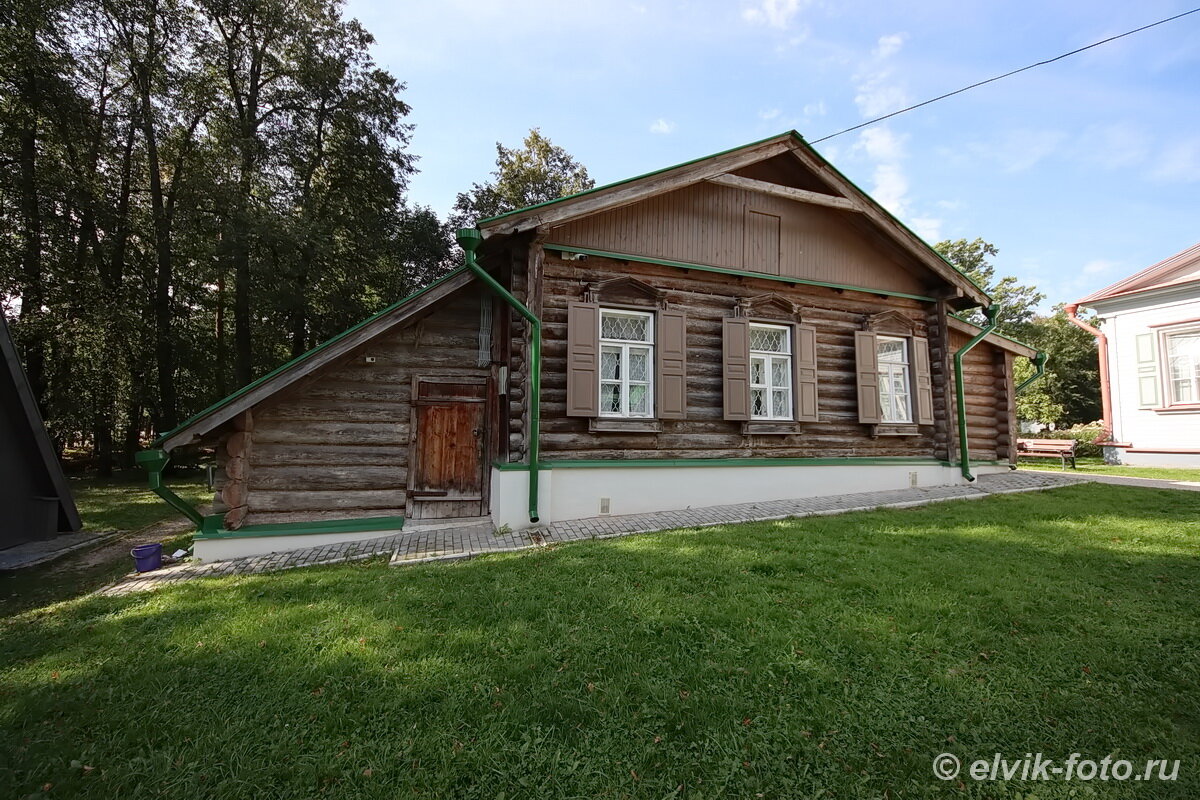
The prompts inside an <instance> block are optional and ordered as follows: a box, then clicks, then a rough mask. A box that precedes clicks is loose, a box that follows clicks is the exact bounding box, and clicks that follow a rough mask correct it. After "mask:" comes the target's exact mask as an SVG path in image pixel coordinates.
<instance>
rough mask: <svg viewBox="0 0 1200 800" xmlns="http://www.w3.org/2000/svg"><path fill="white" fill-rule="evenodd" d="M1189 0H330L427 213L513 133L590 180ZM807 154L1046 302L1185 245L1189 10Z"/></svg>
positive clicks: (915, 86) (1195, 233)
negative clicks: (543, 142)
mask: <svg viewBox="0 0 1200 800" xmlns="http://www.w3.org/2000/svg"><path fill="white" fill-rule="evenodd" d="M1193 3H1194V0H1186V2H1182V3H1180V2H1158V1H1157V0H1143V2H1139V3H1113V2H1108V3H1096V2H1078V1H1073V2H1038V3H1034V2H1023V1H1017V2H990V3H978V2H961V1H959V2H948V1H943V0H935V1H933V2H922V3H881V2H878V0H876V2H856V1H855V0H842V1H839V2H820V1H819V0H807V1H806V0H728V2H704V3H678V2H654V0H633V2H628V1H627V0H607V1H599V2H593V0H504V2H500V1H498V0H497V1H496V2H485V1H484V0H433V1H432V2H426V3H419V4H418V3H408V2H406V3H396V2H388V0H350V2H349V3H348V7H347V8H348V13H349V14H350V15H352V16H355V17H357V18H358V19H360V20H361V21H362V22H363V23H364V24H365V25H366V27H367V28H368V30H370V31H371V32H372V33H373V34H374V35H375V37H376V40H377V44H376V47H375V55H376V58H377V59H378V60H379V61H380V62H381V63H382V64H383V65H384V66H386V67H387V68H388V69H389V70H390V71H391V72H392V73H393V74H394V75H396V76H397V78H399V79H400V80H402V81H404V82H405V83H407V85H408V89H407V90H406V92H405V99H406V101H407V102H408V103H409V104H410V105H411V106H412V109H413V110H412V114H411V116H410V121H411V122H412V123H414V124H415V125H416V132H415V135H414V137H413V142H412V151H413V152H414V153H415V154H417V155H418V156H419V157H420V161H419V163H418V167H419V169H420V173H419V174H418V175H417V176H415V177H414V178H413V180H412V183H411V186H410V196H411V198H412V199H413V200H414V201H416V202H418V203H422V204H425V205H430V206H432V207H433V208H434V209H436V210H437V211H438V212H439V213H442V214H444V213H445V212H446V211H447V210H448V209H449V207H450V206H451V205H452V203H453V202H454V196H455V194H456V193H457V192H459V191H463V190H465V189H466V188H468V187H469V186H470V185H471V183H472V182H475V181H480V180H483V179H485V178H486V176H487V175H488V173H489V172H490V171H491V169H492V167H493V165H494V161H495V143H496V142H497V141H499V142H503V143H504V144H506V145H508V146H513V145H517V144H519V143H520V140H521V138H522V137H523V135H524V134H525V132H526V131H527V130H528V129H529V128H530V127H534V126H536V127H540V128H541V129H542V132H543V133H545V134H546V135H547V136H549V137H550V139H551V140H553V141H554V142H555V143H556V144H558V145H561V146H562V147H564V148H566V149H567V150H568V151H569V152H571V153H572V154H573V155H574V156H575V157H576V158H577V159H579V160H580V161H581V162H582V163H584V164H585V165H586V166H587V167H588V170H589V171H590V173H591V175H592V177H594V178H595V179H596V180H597V182H598V183H608V182H611V181H614V180H620V179H622V178H626V177H630V176H633V175H637V174H640V173H643V172H648V171H651V170H654V169H658V168H661V167H664V166H669V165H671V164H675V163H678V162H680V161H685V160H688V159H691V158H695V157H698V156H702V155H706V154H708V153H712V152H716V151H719V150H724V149H727V148H729V147H733V146H736V145H739V144H744V143H746V142H750V141H753V140H756V139H760V138H763V137H765V136H769V135H772V134H774V133H779V132H782V131H785V130H788V129H790V128H795V129H796V130H798V131H799V132H800V133H801V134H803V135H804V136H805V137H806V138H808V139H809V140H810V141H811V140H815V139H818V138H820V137H822V136H825V135H826V134H829V133H832V132H834V131H837V130H841V129H843V128H847V127H849V126H851V125H854V124H857V123H859V122H862V121H864V120H865V119H868V118H870V117H873V116H877V115H879V114H882V113H887V112H889V111H893V110H896V109H898V108H900V107H903V106H905V105H908V104H910V103H913V102H917V101H921V100H925V99H928V98H930V97H933V96H935V95H938V94H942V93H943V92H946V91H949V90H953V89H957V88H959V87H960V86H963V85H966V84H969V83H972V82H975V81H978V80H982V79H985V78H988V77H991V76H993V75H995V74H999V73H1002V72H1006V71H1008V70H1010V69H1014V68H1016V67H1020V66H1024V65H1025V64H1027V63H1031V62H1034V61H1039V60H1042V59H1044V58H1050V57H1053V56H1056V55H1058V54H1060V53H1062V52H1065V51H1067V50H1071V49H1074V48H1076V47H1080V46H1083V45H1085V44H1089V43H1091V42H1093V41H1096V40H1099V39H1103V38H1105V37H1107V36H1111V35H1114V34H1117V33H1121V32H1123V31H1125V30H1128V29H1131V28H1136V27H1139V26H1140V25H1144V24H1146V23H1148V22H1153V21H1155V20H1157V19H1160V18H1163V17H1167V16H1171V15H1173V14H1177V13H1179V12H1181V11H1186V10H1188V9H1189V8H1190V7H1192V5H1193ZM818 150H820V152H821V153H822V154H823V155H824V156H825V157H826V158H828V159H829V160H830V161H832V162H833V163H834V164H835V165H836V166H837V167H838V168H839V169H840V170H842V171H843V172H845V173H846V174H847V175H848V176H849V177H850V178H851V179H852V180H854V181H855V182H856V183H857V184H858V185H859V186H861V187H863V188H864V189H865V190H866V191H868V192H869V193H871V194H872V195H873V196H874V197H875V199H876V200H878V201H880V202H881V203H883V204H884V205H885V206H886V207H887V208H888V209H889V210H890V211H892V212H893V213H894V214H896V215H897V216H898V217H900V218H901V219H902V220H903V221H904V222H905V223H907V224H908V225H909V226H910V227H912V228H913V229H915V230H916V231H917V232H918V233H919V234H921V235H922V236H924V237H925V238H926V239H927V240H928V241H930V242H934V241H937V240H939V239H943V238H954V239H957V238H960V237H966V238H975V237H976V236H982V237H983V238H985V239H987V240H989V241H991V242H992V243H994V244H995V245H996V246H997V247H998V248H999V249H1000V256H999V258H998V259H997V264H998V272H999V273H1000V274H1013V275H1016V276H1018V277H1019V278H1020V279H1021V280H1023V281H1026V282H1031V283H1035V284H1037V285H1038V286H1039V287H1040V288H1041V289H1042V291H1044V292H1045V293H1046V294H1047V295H1049V300H1048V301H1047V302H1048V304H1052V303H1056V302H1063V301H1069V300H1074V299H1077V298H1079V297H1081V296H1083V295H1084V294H1086V293H1088V292H1090V291H1092V290H1094V289H1097V288H1100V287H1102V286H1105V285H1107V284H1109V283H1112V282H1113V281H1115V280H1117V279H1119V278H1122V277H1124V276H1126V275H1128V274H1130V273H1132V272H1135V271H1137V270H1139V269H1142V268H1143V267H1146V266H1148V265H1150V264H1151V263H1153V262H1155V261H1158V260H1161V259H1163V258H1166V257H1167V256H1170V255H1172V254H1174V253H1176V252H1178V251H1180V250H1182V249H1184V248H1185V247H1188V246H1190V245H1192V244H1195V243H1196V242H1197V241H1200V14H1195V15H1193V16H1190V17H1185V18H1183V19H1181V20H1178V21H1176V22H1173V23H1170V24H1168V25H1164V26H1160V27H1158V28H1153V29H1151V30H1149V31H1145V32H1142V33H1139V34H1136V35H1134V36H1132V37H1128V38H1126V39H1122V40H1120V41H1117V42H1114V43H1111V44H1108V45H1104V46H1103V47H1100V48H1096V49H1094V50H1090V51H1088V52H1086V53H1083V54H1080V55H1078V56H1073V57H1071V58H1070V59H1066V60H1063V61H1060V62H1057V63H1055V64H1051V65H1048V66H1045V67H1040V68H1038V69H1036V70H1031V71H1029V72H1026V73H1022V74H1021V75H1017V76H1014V77H1012V78H1008V79H1006V80H1005V81H1002V82H999V83H996V84H991V85H989V86H986V87H982V88H980V89H976V90H973V91H971V92H969V93H966V94H964V95H960V96H957V97H954V98H951V99H948V100H945V101H942V102H940V103H937V104H934V105H932V106H928V107H926V108H923V109H919V110H917V111H913V112H910V113H908V114H905V115H902V116H900V117H898V118H894V119H892V120H889V121H888V122H886V123H882V124H879V125H875V126H872V127H870V128H866V129H864V130H863V131H858V132H855V133H852V134H846V135H844V136H840V137H838V138H835V139H832V140H830V141H828V142H825V143H823V144H821V145H818Z"/></svg>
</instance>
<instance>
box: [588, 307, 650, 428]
mask: <svg viewBox="0 0 1200 800" xmlns="http://www.w3.org/2000/svg"><path fill="white" fill-rule="evenodd" d="M605 314H613V315H625V316H637V317H645V318H646V319H647V321H648V323H647V333H648V341H645V342H637V341H631V340H626V339H606V338H604V316H605ZM596 321H597V325H599V329H598V330H597V339H596V340H597V342H598V343H599V351H598V353H597V356H598V358H599V361H598V363H597V368H598V370H599V380H598V389H599V392H600V394H599V398H598V405H597V410H598V411H599V414H598V418H599V419H606V420H609V419H620V420H653V419H657V409H656V407H655V378H656V377H657V376H656V375H655V373H656V372H657V369H656V364H657V362H656V360H655V357H656V356H655V353H656V350H655V348H656V345H657V341H656V338H655V337H656V336H657V332H658V314H657V313H656V311H655V310H647V309H644V308H635V307H628V306H620V305H607V304H601V305H600V307H599V313H598V314H597V317H596ZM605 348H608V349H610V350H612V349H617V350H619V351H620V358H621V366H620V376H621V377H619V378H618V379H617V380H615V381H614V380H613V379H611V378H605V377H604V352H605ZM630 348H637V349H644V350H645V351H646V380H645V381H637V382H636V384H631V383H630V379H629V355H630ZM613 383H617V384H618V385H619V386H620V387H621V390H622V391H621V408H622V410H621V411H620V412H617V413H614V412H611V411H606V410H605V407H604V386H605V384H613ZM630 385H639V386H641V385H644V386H645V387H646V413H644V414H634V413H630V411H629V387H630Z"/></svg>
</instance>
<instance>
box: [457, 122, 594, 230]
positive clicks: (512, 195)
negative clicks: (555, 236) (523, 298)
mask: <svg viewBox="0 0 1200 800" xmlns="http://www.w3.org/2000/svg"><path fill="white" fill-rule="evenodd" d="M595 185H596V182H595V181H593V180H592V179H591V178H589V177H588V172H587V168H586V167H584V166H583V165H582V164H580V163H579V162H578V161H576V160H575V159H574V158H573V157H572V156H571V154H570V153H568V152H567V151H566V150H564V149H563V148H561V147H558V146H557V145H555V144H554V143H552V142H551V141H550V140H549V139H547V138H546V137H545V136H543V135H542V132H541V131H540V130H538V129H537V128H533V129H532V130H530V131H529V134H528V135H527V136H526V137H525V140H524V142H522V146H521V147H520V148H513V149H509V148H507V147H505V146H504V145H502V144H501V143H500V142H496V169H495V170H494V171H493V172H492V179H491V180H490V181H487V182H485V183H476V184H473V185H472V186H471V190H470V191H469V192H463V193H460V194H459V195H458V199H457V200H456V201H455V203H454V210H453V212H451V215H450V219H451V222H452V223H453V225H454V227H459V228H461V227H467V226H471V225H474V224H475V223H476V222H478V221H479V220H481V219H485V218H487V217H494V216H496V215H497V214H503V213H506V212H508V211H513V210H515V209H518V208H524V207H526V206H531V205H535V204H537V203H544V202H546V201H548V200H556V199H558V198H560V197H564V196H566V195H569V194H575V193H576V192H582V191H585V190H587V189H591V188H592V187H593V186H595Z"/></svg>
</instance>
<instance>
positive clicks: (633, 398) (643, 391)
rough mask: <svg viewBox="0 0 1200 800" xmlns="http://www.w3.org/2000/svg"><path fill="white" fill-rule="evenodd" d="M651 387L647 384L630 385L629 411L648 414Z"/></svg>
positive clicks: (643, 414)
mask: <svg viewBox="0 0 1200 800" xmlns="http://www.w3.org/2000/svg"><path fill="white" fill-rule="evenodd" d="M648 389H649V387H648V386H645V385H631V386H630V387H629V413H630V414H640V415H642V416H645V414H646V399H647V397H648V391H647V390H648Z"/></svg>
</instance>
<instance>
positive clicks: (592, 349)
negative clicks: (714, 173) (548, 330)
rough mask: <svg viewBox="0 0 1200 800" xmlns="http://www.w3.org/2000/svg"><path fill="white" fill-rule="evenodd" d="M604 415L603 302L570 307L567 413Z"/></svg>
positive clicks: (572, 304)
mask: <svg viewBox="0 0 1200 800" xmlns="http://www.w3.org/2000/svg"><path fill="white" fill-rule="evenodd" d="M599 415H600V306H598V305H596V304H595V303H571V304H570V306H569V307H568V308H567V416H568V417H597V416H599Z"/></svg>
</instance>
